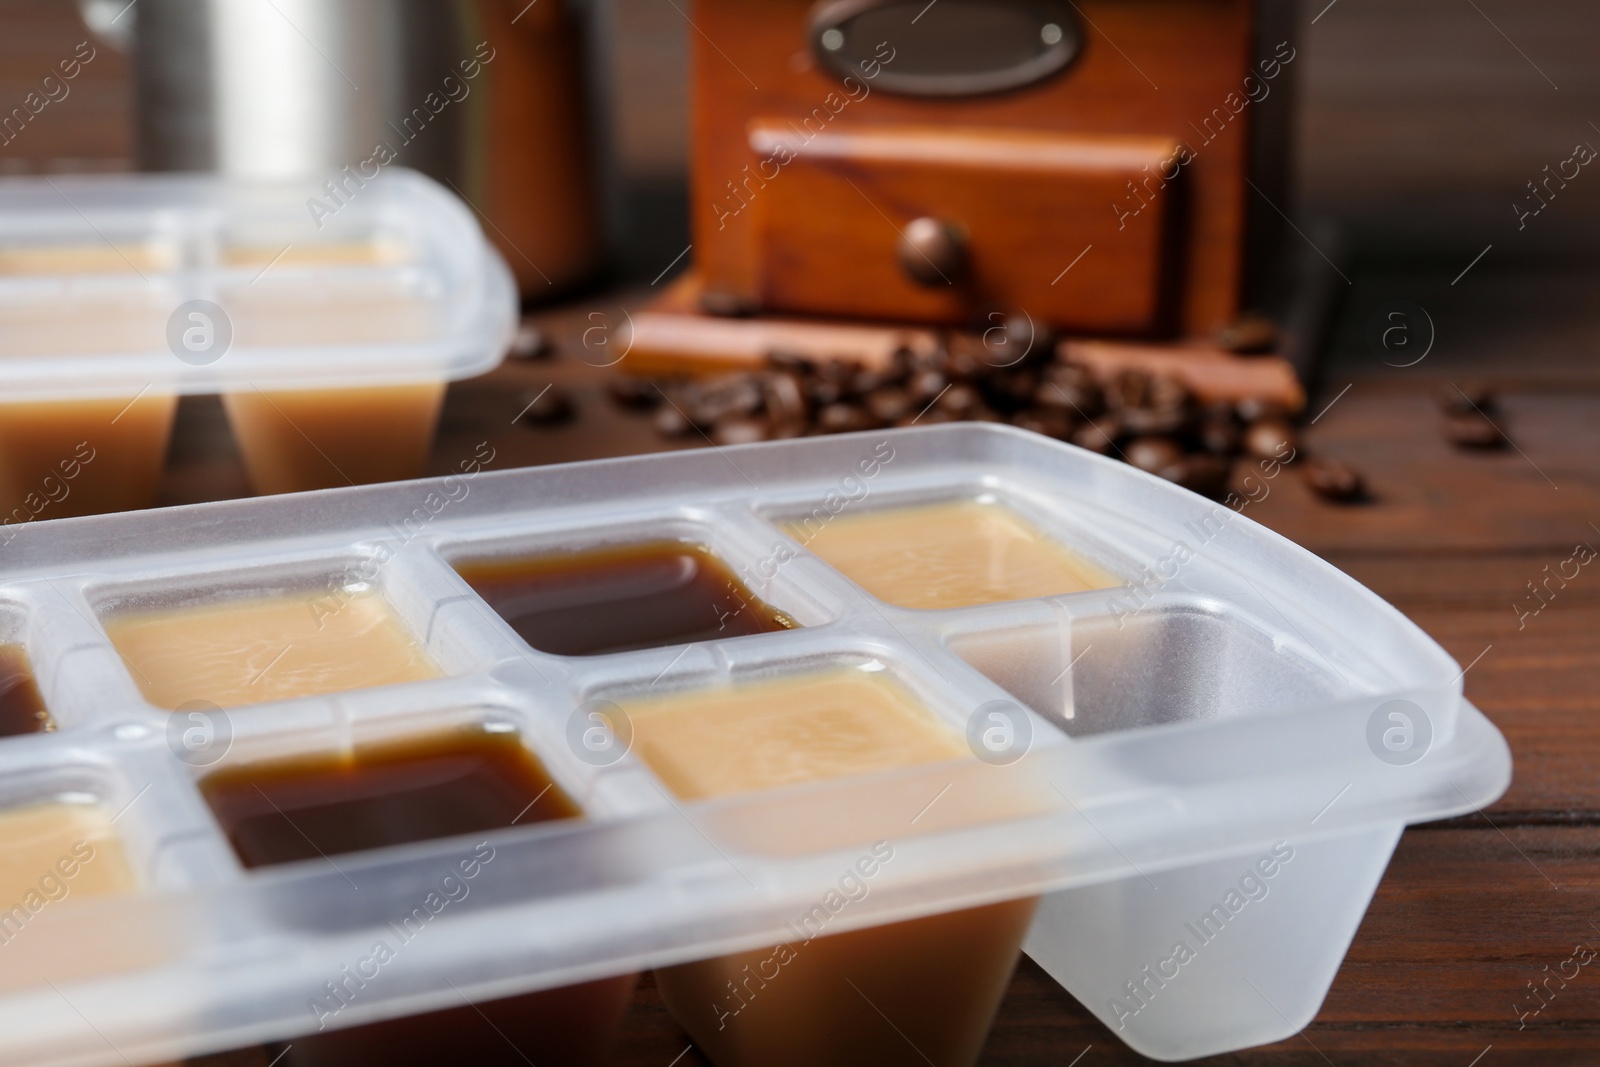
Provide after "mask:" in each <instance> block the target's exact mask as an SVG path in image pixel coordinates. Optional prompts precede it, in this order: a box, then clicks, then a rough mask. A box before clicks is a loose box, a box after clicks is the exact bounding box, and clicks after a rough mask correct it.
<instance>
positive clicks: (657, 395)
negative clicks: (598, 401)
mask: <svg viewBox="0 0 1600 1067" xmlns="http://www.w3.org/2000/svg"><path fill="white" fill-rule="evenodd" d="M606 395H608V396H610V397H611V399H612V400H614V401H616V402H617V404H619V405H620V406H622V407H625V408H634V409H636V410H640V411H647V410H649V409H650V408H653V407H655V406H656V405H658V404H660V403H661V390H660V389H657V388H656V383H655V382H652V381H650V380H649V379H648V378H635V377H634V376H633V375H631V374H612V375H611V376H610V377H609V378H607V379H606Z"/></svg>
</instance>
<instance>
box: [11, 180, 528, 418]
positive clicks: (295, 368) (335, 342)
mask: <svg viewBox="0 0 1600 1067" xmlns="http://www.w3.org/2000/svg"><path fill="white" fill-rule="evenodd" d="M323 195H325V194H324V193H323V191H322V190H321V189H320V187H318V186H317V185H315V184H314V183H299V184H295V183H291V182H284V183H278V184H260V185H252V184H248V183H239V182H236V181H232V180H229V179H224V178H218V177H216V176H205V175H140V176H115V177H108V176H85V177H71V176H67V177H61V178H56V179H51V180H49V181H44V180H32V179H7V180H5V181H4V182H3V183H0V219H3V220H4V229H5V231H6V234H5V237H4V238H3V239H0V327H5V328H6V333H7V335H8V336H10V337H11V339H12V342H13V344H12V345H10V347H9V351H8V353H7V354H8V356H9V357H11V358H9V359H8V360H7V361H6V365H5V366H4V367H3V368H0V371H3V377H4V378H5V384H6V392H7V395H8V397H14V398H16V399H21V400H29V401H33V400H47V399H70V400H78V399H85V398H88V397H92V396H115V395H127V396H132V395H133V394H134V393H137V392H139V391H140V390H141V389H146V388H150V387H151V386H154V387H155V388H156V390H157V391H172V392H181V393H215V392H227V391H243V390H249V391H254V390H255V389H258V388H259V389H264V390H267V391H282V390H297V389H315V388H348V387H358V386H368V385H374V384H379V383H387V384H400V383H414V382H422V381H433V382H437V381H444V380H447V379H455V378H461V377H466V376H469V375H471V374H476V373H480V372H482V371H484V370H487V369H489V368H490V367H492V366H493V365H494V364H495V363H497V362H498V361H499V359H500V358H501V356H502V354H503V350H504V344H505V341H506V339H508V338H509V336H510V334H511V332H512V330H513V329H514V325H515V323H514V304H515V300H514V295H515V294H514V291H513V287H512V284H511V281H510V277H509V273H508V272H507V271H506V269H505V267H504V265H503V264H502V263H501V262H499V260H498V258H497V257H496V255H495V254H494V253H493V252H492V251H490V250H489V249H488V248H487V246H486V244H485V242H484V240H483V238H482V236H481V231H480V230H479V228H478V225H477V222H476V220H475V219H473V217H472V216H471V214H470V213H469V211H468V209H467V208H466V207H465V206H464V205H462V204H461V203H460V202H459V201H458V200H456V198H455V197H454V196H453V195H452V194H450V193H449V192H448V191H447V190H444V189H442V188H440V187H438V186H436V185H434V184H433V183H431V182H429V181H427V180H426V179H423V178H422V177H421V176H419V175H417V174H415V173H413V172H410V171H406V170H404V169H403V168H392V169H391V170H390V171H388V172H386V173H385V174H383V175H381V176H379V177H378V178H377V179H375V180H373V181H370V182H367V183H366V185H365V187H364V188H362V189H361V190H360V191H359V193H358V195H355V196H353V197H350V198H348V199H347V201H346V202H345V203H343V204H342V205H341V206H340V208H339V210H338V211H337V213H336V214H334V215H333V216H332V217H329V218H324V219H322V220H321V225H318V220H317V219H315V217H314V216H312V215H311V214H310V213H309V212H308V211H307V209H306V204H307V200H308V198H316V197H320V196H323ZM8 254H9V255H10V260H9V261H8V258H7V257H8ZM8 262H9V263H10V267H9V269H8ZM192 300H205V301H210V302H212V303H215V304H218V305H220V306H221V307H222V308H223V309H224V312H225V314H226V315H227V317H228V322H227V323H226V324H221V325H218V326H217V329H219V330H220V329H223V328H227V329H229V330H230V335H231V338H232V340H231V345H230V347H229V348H228V349H227V350H226V352H225V353H222V354H221V355H220V358H217V359H214V360H201V361H200V363H199V365H189V364H187V363H185V362H180V361H179V360H178V359H177V358H175V357H174V356H173V355H172V352H171V351H170V350H169V347H170V343H171V342H170V341H169V337H168V334H169V333H170V332H171V331H172V330H173V329H174V322H173V321H172V320H171V318H170V317H171V316H172V314H173V312H174V311H175V309H177V308H178V307H179V305H180V304H182V303H185V302H187V301H192ZM12 320H14V321H12ZM374 322H376V323H377V326H376V327H374V325H373V323H374ZM46 357H54V358H53V359H47V358H46Z"/></svg>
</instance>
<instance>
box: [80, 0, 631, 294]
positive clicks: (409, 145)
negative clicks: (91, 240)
mask: <svg viewBox="0 0 1600 1067" xmlns="http://www.w3.org/2000/svg"><path fill="white" fill-rule="evenodd" d="M80 7H81V8H82V10H83V13H84V18H85V21H86V22H87V23H88V24H89V26H90V28H91V29H93V30H95V31H96V32H97V33H98V34H99V35H100V36H101V37H102V38H104V39H106V40H108V41H109V42H110V43H112V44H113V45H115V46H117V47H120V48H122V49H124V50H126V51H127V52H128V53H129V54H130V55H131V56H132V57H133V68H134V80H135V88H134V95H135V105H136V106H135V114H136V122H137V138H136V142H137V149H136V150H137V162H138V166H139V167H140V169H142V170H159V171H169V170H183V171H197V170H198V171H219V172H222V173H225V174H229V175H235V176H238V177H243V178H261V179H275V178H312V179H316V178H319V177H325V178H329V179H333V178H337V176H338V175H339V174H340V172H341V171H342V169H343V168H345V167H352V168H356V167H360V166H361V165H362V164H363V163H367V164H368V167H369V169H370V167H371V166H372V165H373V164H371V163H369V162H368V161H371V160H373V159H374V158H377V159H379V160H382V161H383V162H382V165H390V164H391V163H392V164H393V165H397V166H405V167H411V168H414V169H416V170H420V171H422V172H423V173H425V174H428V175H430V176H431V177H433V178H435V179H437V180H438V181H440V182H441V183H443V184H445V185H447V186H449V187H451V188H453V189H455V191H456V192H457V193H458V194H459V195H460V196H461V197H462V198H463V199H464V200H466V201H468V202H469V203H470V204H471V205H472V206H473V207H474V208H475V209H476V210H477V211H478V213H479V215H480V217H481V219H482V220H483V221H484V229H485V230H486V231H487V232H488V233H489V235H490V237H491V239H493V240H495V242H496V243H497V244H498V245H499V246H500V250H501V252H502V254H503V255H504V256H505V258H506V261H507V262H508V263H509V264H510V265H511V267H512V270H513V271H514V272H515V273H516V275H517V278H518V282H519V284H520V286H521V288H522V289H523V292H524V293H525V294H528V295H530V296H539V295H546V294H549V295H553V294H554V293H555V292H557V291H559V290H560V289H562V288H564V287H566V286H567V285H569V284H571V283H573V282H575V281H577V280H579V279H581V278H583V277H584V276H586V275H587V274H588V273H590V272H591V271H592V269H593V268H594V267H595V266H596V264H597V263H598V258H599V255H600V251H601V240H600V234H599V222H598V215H599V203H598V196H597V195H596V192H595V190H594V188H593V186H594V181H593V168H592V164H591V158H590V155H591V153H590V146H589V145H590V138H589V129H590V121H589V114H588V110H587V105H586V102H585V99H586V94H585V92H584V78H583V58H584V44H583V35H582V33H581V30H580V16H581V12H579V11H576V10H574V9H573V8H572V7H571V6H569V4H568V3H567V0H533V2H531V3H530V2H529V0H137V2H135V3H129V2H128V0H80Z"/></svg>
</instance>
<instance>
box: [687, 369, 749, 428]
mask: <svg viewBox="0 0 1600 1067" xmlns="http://www.w3.org/2000/svg"><path fill="white" fill-rule="evenodd" d="M687 395H688V399H689V403H688V405H687V406H685V408H684V411H685V413H686V414H688V416H689V418H690V419H692V420H693V421H694V424H695V425H696V426H699V427H700V428H701V429H710V428H711V427H712V426H715V425H716V424H717V423H719V422H721V421H722V420H723V419H725V418H727V417H728V416H729V415H753V414H755V413H756V412H757V411H760V410H761V403H762V395H761V385H760V382H759V381H758V379H757V378H756V376H755V375H753V374H733V375H729V376H727V377H724V378H715V379H712V380H710V381H707V382H701V383H695V384H694V385H693V387H692V388H691V389H690V390H688V392H687Z"/></svg>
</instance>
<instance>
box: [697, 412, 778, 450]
mask: <svg viewBox="0 0 1600 1067" xmlns="http://www.w3.org/2000/svg"><path fill="white" fill-rule="evenodd" d="M771 429H772V428H771V426H770V425H769V424H768V423H766V422H765V421H763V420H761V419H753V418H750V417H749V416H748V415H730V416H728V417H727V418H725V419H722V420H721V421H720V422H718V423H717V424H716V425H715V426H714V427H712V428H711V441H712V443H713V444H718V445H748V444H753V443H754V442H756V441H765V440H766V439H767V438H768V437H769V436H771Z"/></svg>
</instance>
